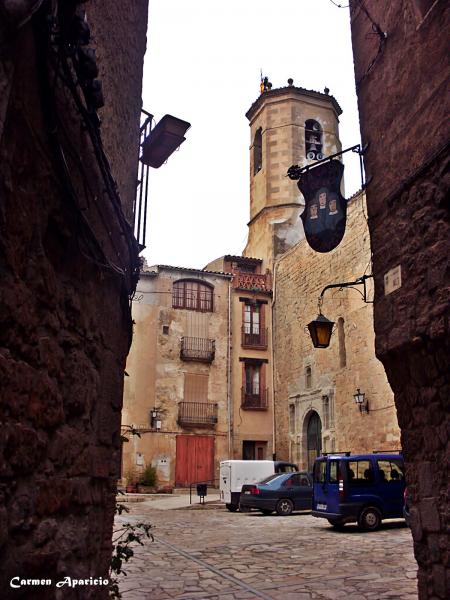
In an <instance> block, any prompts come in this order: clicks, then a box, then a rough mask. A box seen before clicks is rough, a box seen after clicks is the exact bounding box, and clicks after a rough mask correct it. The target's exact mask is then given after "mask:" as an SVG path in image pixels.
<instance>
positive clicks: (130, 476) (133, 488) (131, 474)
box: [125, 468, 137, 494]
mask: <svg viewBox="0 0 450 600" xmlns="http://www.w3.org/2000/svg"><path fill="white" fill-rule="evenodd" d="M125 481H126V483H127V486H126V488H125V491H126V492H127V493H128V494H133V493H136V492H137V475H136V470H135V469H133V468H130V469H129V470H128V471H127V472H126V474H125Z"/></svg>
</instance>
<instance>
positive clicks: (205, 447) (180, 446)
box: [175, 435, 214, 486]
mask: <svg viewBox="0 0 450 600" xmlns="http://www.w3.org/2000/svg"><path fill="white" fill-rule="evenodd" d="M213 479H214V438H213V437H212V436H207V435H177V455H176V464H175V485H178V486H188V485H190V484H191V483H197V482H212V481H213Z"/></svg>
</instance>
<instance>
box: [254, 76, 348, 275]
mask: <svg viewBox="0 0 450 600" xmlns="http://www.w3.org/2000/svg"><path fill="white" fill-rule="evenodd" d="M341 113H342V110H341V108H340V106H339V104H338V103H337V102H336V100H335V98H334V97H333V96H331V95H330V94H329V90H328V89H327V88H325V90H324V92H323V93H322V92H315V91H312V90H306V89H304V88H300V87H295V86H294V85H293V81H292V79H289V80H288V85H287V86H286V87H282V88H277V89H272V87H271V84H270V83H269V82H268V80H267V78H266V79H265V80H264V81H263V82H262V84H261V94H260V96H259V98H258V99H257V100H256V101H255V102H254V103H253V104H252V106H251V107H250V109H249V110H248V112H247V114H246V117H247V119H248V120H249V121H250V136H251V145H250V221H249V223H248V227H249V232H248V240H247V245H246V247H245V250H244V255H245V256H255V257H258V258H262V259H263V267H264V268H266V269H270V270H272V268H273V263H274V261H275V260H276V259H277V258H278V257H279V256H281V255H282V254H284V253H285V252H286V251H287V250H289V248H291V247H292V246H294V245H295V244H296V243H297V242H298V241H300V240H301V239H302V238H303V237H304V233H303V225H302V222H301V219H300V218H299V216H300V214H301V213H302V211H303V198H302V196H301V194H300V192H299V190H298V187H297V185H296V182H294V181H292V180H290V179H289V178H288V177H287V176H286V173H287V170H288V168H289V167H290V166H291V165H293V164H297V165H300V166H305V165H307V164H309V163H313V162H314V161H316V160H320V159H321V158H323V157H325V156H328V155H330V154H334V153H336V152H339V151H340V150H341V149H342V147H341V143H340V140H339V115H340V114H341Z"/></svg>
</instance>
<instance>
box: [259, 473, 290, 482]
mask: <svg viewBox="0 0 450 600" xmlns="http://www.w3.org/2000/svg"><path fill="white" fill-rule="evenodd" d="M285 477H286V475H284V474H283V475H280V474H276V475H269V477H266V478H265V479H262V480H261V481H260V482H259V483H263V484H264V485H275V484H277V483H278V482H279V481H280V479H284V478H285Z"/></svg>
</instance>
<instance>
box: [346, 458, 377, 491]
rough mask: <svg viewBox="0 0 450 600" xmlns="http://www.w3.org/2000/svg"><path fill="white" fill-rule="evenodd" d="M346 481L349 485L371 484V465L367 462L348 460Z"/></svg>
mask: <svg viewBox="0 0 450 600" xmlns="http://www.w3.org/2000/svg"><path fill="white" fill-rule="evenodd" d="M346 464H347V481H348V483H349V484H350V485H357V486H365V485H368V484H371V483H373V472H372V465H371V464H370V461H369V460H349V461H346Z"/></svg>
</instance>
